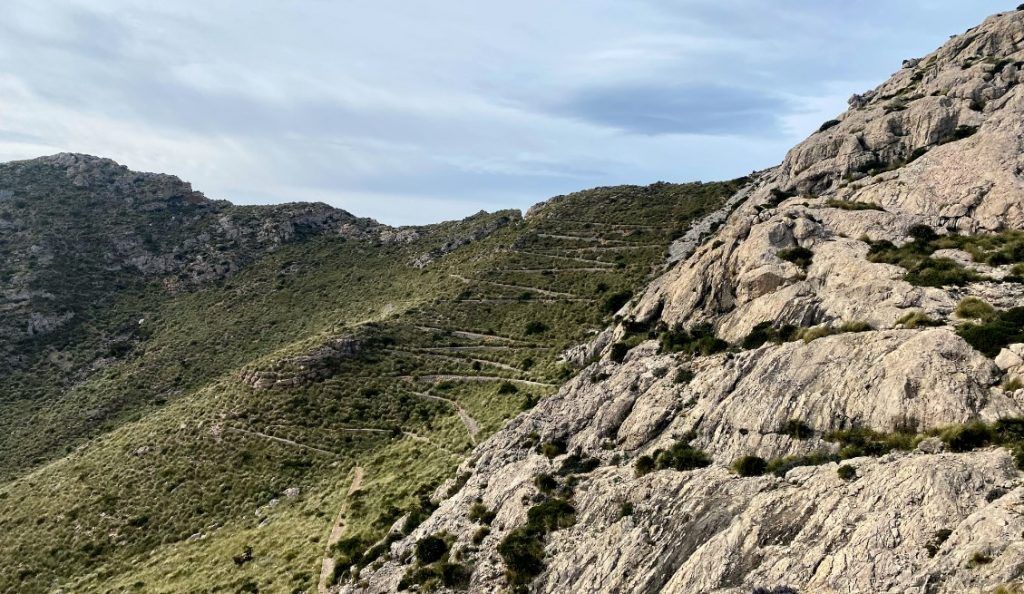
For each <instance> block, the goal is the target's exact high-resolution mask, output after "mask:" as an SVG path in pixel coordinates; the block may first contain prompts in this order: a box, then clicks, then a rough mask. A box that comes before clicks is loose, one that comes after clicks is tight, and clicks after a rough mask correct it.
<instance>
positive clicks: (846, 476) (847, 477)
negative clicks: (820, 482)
mask: <svg viewBox="0 0 1024 594" xmlns="http://www.w3.org/2000/svg"><path fill="white" fill-rule="evenodd" d="M836 474H837V475H839V478H841V479H843V480H844V481H852V480H853V479H855V478H857V470H856V469H855V468H854V467H853V466H850V465H849V464H843V465H841V466H840V467H839V468H837V469H836Z"/></svg>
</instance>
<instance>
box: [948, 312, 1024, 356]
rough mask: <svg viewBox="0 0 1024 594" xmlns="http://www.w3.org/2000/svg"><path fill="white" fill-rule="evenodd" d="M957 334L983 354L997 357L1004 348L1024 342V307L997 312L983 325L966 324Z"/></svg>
mask: <svg viewBox="0 0 1024 594" xmlns="http://www.w3.org/2000/svg"><path fill="white" fill-rule="evenodd" d="M957 334H959V335H960V336H961V337H962V338H963V339H964V340H966V341H967V342H968V343H969V344H970V345H971V346H973V347H974V348H976V349H978V350H979V351H981V352H982V353H984V354H986V355H988V356H989V357H995V356H996V355H998V354H999V351H1000V350H1002V349H1003V347H1005V346H1007V345H1009V344H1012V343H1015V342H1024V307H1015V308H1013V309H1010V310H1007V311H1003V312H996V314H995V316H994V317H993V318H992V319H991V320H989V321H987V322H984V323H982V324H964V325H963V326H961V327H960V328H958V329H957Z"/></svg>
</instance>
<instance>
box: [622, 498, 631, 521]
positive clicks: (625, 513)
mask: <svg viewBox="0 0 1024 594" xmlns="http://www.w3.org/2000/svg"><path fill="white" fill-rule="evenodd" d="M632 515H633V504H632V503H631V502H629V501H623V502H622V505H620V506H619V517H620V518H628V517H629V516H632Z"/></svg>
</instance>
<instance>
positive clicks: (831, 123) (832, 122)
mask: <svg viewBox="0 0 1024 594" xmlns="http://www.w3.org/2000/svg"><path fill="white" fill-rule="evenodd" d="M839 123H840V122H839V120H829V121H827V122H825V123H824V124H822V125H821V127H820V128H818V132H824V131H825V130H828V129H829V128H835V127H836V126H838V125H839Z"/></svg>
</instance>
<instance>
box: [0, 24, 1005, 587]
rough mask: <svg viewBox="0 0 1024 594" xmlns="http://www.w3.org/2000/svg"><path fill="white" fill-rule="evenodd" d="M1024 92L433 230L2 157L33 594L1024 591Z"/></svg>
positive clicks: (20, 575) (1001, 44)
mask: <svg viewBox="0 0 1024 594" xmlns="http://www.w3.org/2000/svg"><path fill="white" fill-rule="evenodd" d="M1022 82H1024V11H1022V10H1018V11H1014V12H1009V13H1004V14H999V15H995V16H993V17H991V18H989V19H988V20H986V21H985V22H984V23H982V24H981V25H979V26H978V27H976V28H974V29H971V30H969V31H967V32H966V33H964V34H963V35H959V36H956V37H953V38H952V39H950V40H949V41H948V42H947V43H946V44H945V45H944V46H943V47H941V48H940V49H938V50H937V51H935V52H934V53H932V54H929V55H927V56H923V57H921V58H914V59H910V60H906V61H905V62H904V63H903V65H902V68H901V69H900V70H899V71H898V72H897V73H896V74H894V75H893V76H892V78H891V79H890V80H888V81H887V82H885V83H884V84H882V85H881V86H879V87H878V88H876V89H874V90H870V91H867V92H863V93H860V94H857V95H854V96H853V97H852V98H851V99H850V109H849V110H848V111H847V112H846V113H844V114H842V115H840V116H838V117H837V118H836V119H834V120H830V121H828V122H824V123H823V124H822V125H821V128H820V129H819V130H818V131H817V132H815V133H814V134H812V135H811V136H810V137H809V138H808V139H807V140H805V141H804V142H802V143H801V144H799V145H798V146H796V147H795V148H793V149H792V150H791V151H790V152H789V153H788V154H787V155H786V157H785V160H784V161H783V162H782V164H780V165H779V166H777V167H775V168H773V169H769V170H765V171H760V172H755V173H753V174H751V175H750V176H749V177H744V178H741V179H737V180H732V181H728V182H721V183H699V182H697V183H690V184H669V183H661V182H660V183H656V184H653V185H651V186H643V187H641V186H618V187H607V188H596V189H593V190H588V191H584V192H578V193H575V194H570V195H566V196H559V197H556V198H552V199H550V200H548V201H546V202H543V203H540V204H538V205H537V206H535V207H533V208H531V209H530V210H529V211H528V212H527V213H526V214H525V215H523V214H521V213H519V212H518V211H504V212H498V213H485V212H481V213H479V214H477V215H474V216H472V217H469V218H467V219H465V220H462V221H452V222H446V223H439V224H436V225H427V226H421V227H403V228H394V227H389V226H387V225H382V224H379V223H377V222H375V221H372V220H369V219H360V218H357V217H354V216H353V215H350V214H349V213H346V212H344V211H340V210H337V209H334V208H331V207H329V206H326V205H320V204H287V205H281V206H267V207H242V206H235V205H232V204H230V203H228V202H223V201H213V200H209V199H207V198H206V197H205V196H204V195H202V194H201V193H199V192H197V191H195V190H193V189H192V188H191V186H190V185H189V184H187V183H185V182H182V181H181V180H179V179H177V178H175V177H172V176H167V175H157V174H146V173H136V172H132V171H130V170H128V169H127V168H126V167H123V166H120V165H118V164H116V163H114V162H112V161H109V160H105V159H98V158H95V157H89V156H85V155H74V154H61V155H56V156H52V157H44V158H40V159H35V160H32V161H22V162H15V163H7V164H4V165H0V255H2V258H0V452H3V456H0V532H2V534H3V535H4V537H3V538H0V591H4V592H8V591H9V592H53V593H56V592H61V593H66V594H71V593H83V592H84V593H115V592H116V593H121V592H167V593H171V592H211V593H212V592H290V593H292V594H297V593H306V594H311V593H313V592H318V593H320V594H328V593H331V594H384V593H391V592H401V591H414V592H445V593H454V592H472V593H481V594H483V593H492V592H508V593H510V594H514V593H526V592H531V593H552V594H553V593H559V594H561V593H566V592H573V593H588V594H634V593H636V594H694V593H699V594H830V593H835V594H840V593H843V594H848V593H865V594H868V593H871V594H874V593H892V594H897V593H899V594H911V593H913V594H944V593H949V594H952V593H957V594H962V593H974V594H996V593H1002V594H1013V593H1019V592H1024V474H1022V469H1024V86H1022V85H1021V84H1020V83H1022Z"/></svg>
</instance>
